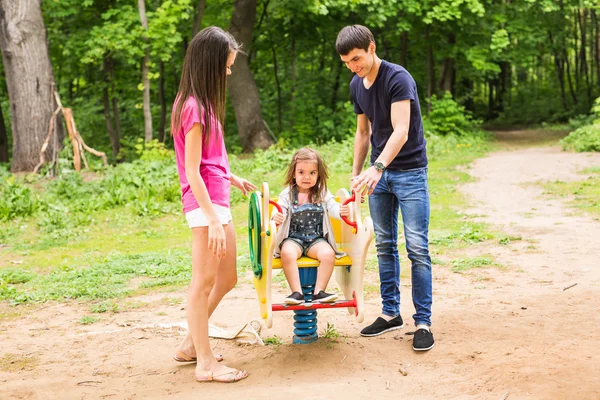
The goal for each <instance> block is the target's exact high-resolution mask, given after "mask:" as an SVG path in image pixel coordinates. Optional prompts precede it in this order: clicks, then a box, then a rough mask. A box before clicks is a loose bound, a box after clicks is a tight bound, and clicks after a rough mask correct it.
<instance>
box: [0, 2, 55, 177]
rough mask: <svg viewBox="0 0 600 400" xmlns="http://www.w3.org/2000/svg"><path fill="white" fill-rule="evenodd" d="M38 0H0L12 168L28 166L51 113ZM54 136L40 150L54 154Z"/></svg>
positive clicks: (0, 39) (51, 82) (34, 159)
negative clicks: (11, 139)
mask: <svg viewBox="0 0 600 400" xmlns="http://www.w3.org/2000/svg"><path fill="white" fill-rule="evenodd" d="M40 3H41V2H40V0H0V50H2V61H3V63H4V72H5V76H6V86H7V89H8V98H9V100H10V120H11V128H12V137H13V152H12V167H11V170H12V171H13V172H21V171H33V169H34V168H35V166H36V165H37V164H38V162H39V157H40V149H41V147H42V144H43V143H44V140H45V138H46V136H47V135H48V128H49V126H50V117H51V116H52V113H53V112H54V108H55V100H54V97H53V90H54V77H53V74H52V65H51V64H50V58H49V55H48V44H47V42H46V28H45V26H44V20H43V18H42V10H41V7H40ZM54 143H55V141H54V140H51V141H50V144H49V146H48V148H47V150H46V154H48V155H51V154H54V150H55V149H54V147H55V146H54Z"/></svg>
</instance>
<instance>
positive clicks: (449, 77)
mask: <svg viewBox="0 0 600 400" xmlns="http://www.w3.org/2000/svg"><path fill="white" fill-rule="evenodd" d="M448 43H449V44H450V46H449V47H450V48H452V47H454V44H455V43H456V38H455V36H454V34H453V33H451V34H450V35H449V36H448ZM453 79H454V58H452V57H448V58H446V59H445V60H444V62H443V64H442V68H441V70H440V78H439V79H438V88H439V89H440V90H441V91H442V92H450V93H454V90H453Z"/></svg>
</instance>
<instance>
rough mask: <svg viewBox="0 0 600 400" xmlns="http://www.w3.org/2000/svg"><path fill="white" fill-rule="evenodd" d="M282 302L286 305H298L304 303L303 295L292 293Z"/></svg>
mask: <svg viewBox="0 0 600 400" xmlns="http://www.w3.org/2000/svg"><path fill="white" fill-rule="evenodd" d="M283 302H284V303H285V304H287V305H292V306H294V305H298V304H301V303H304V295H303V294H302V293H300V292H294V293H292V294H290V295H289V296H288V297H286V299H285V300H284V301H283Z"/></svg>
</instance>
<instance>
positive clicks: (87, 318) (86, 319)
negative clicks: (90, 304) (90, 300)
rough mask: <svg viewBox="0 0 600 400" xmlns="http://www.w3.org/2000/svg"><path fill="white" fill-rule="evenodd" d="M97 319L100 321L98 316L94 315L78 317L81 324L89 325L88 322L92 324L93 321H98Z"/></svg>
mask: <svg viewBox="0 0 600 400" xmlns="http://www.w3.org/2000/svg"><path fill="white" fill-rule="evenodd" d="M98 321H100V318H99V317H94V316H91V315H84V316H83V317H81V318H80V319H79V323H80V324H81V325H90V324H93V323H94V322H98Z"/></svg>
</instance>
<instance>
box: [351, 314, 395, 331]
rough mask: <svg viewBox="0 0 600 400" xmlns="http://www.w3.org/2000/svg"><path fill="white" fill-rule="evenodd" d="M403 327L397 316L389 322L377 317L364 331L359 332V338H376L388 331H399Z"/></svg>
mask: <svg viewBox="0 0 600 400" xmlns="http://www.w3.org/2000/svg"><path fill="white" fill-rule="evenodd" d="M403 326H404V322H402V317H401V316H399V315H398V316H397V317H396V318H393V319H391V320H389V321H386V320H385V319H383V318H381V317H378V318H377V319H376V320H375V322H373V323H372V324H371V325H369V326H367V327H366V328H365V329H363V330H362V331H360V334H361V336H378V335H381V334H382V333H386V332H389V331H395V330H396V329H400V328H402V327H403Z"/></svg>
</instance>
